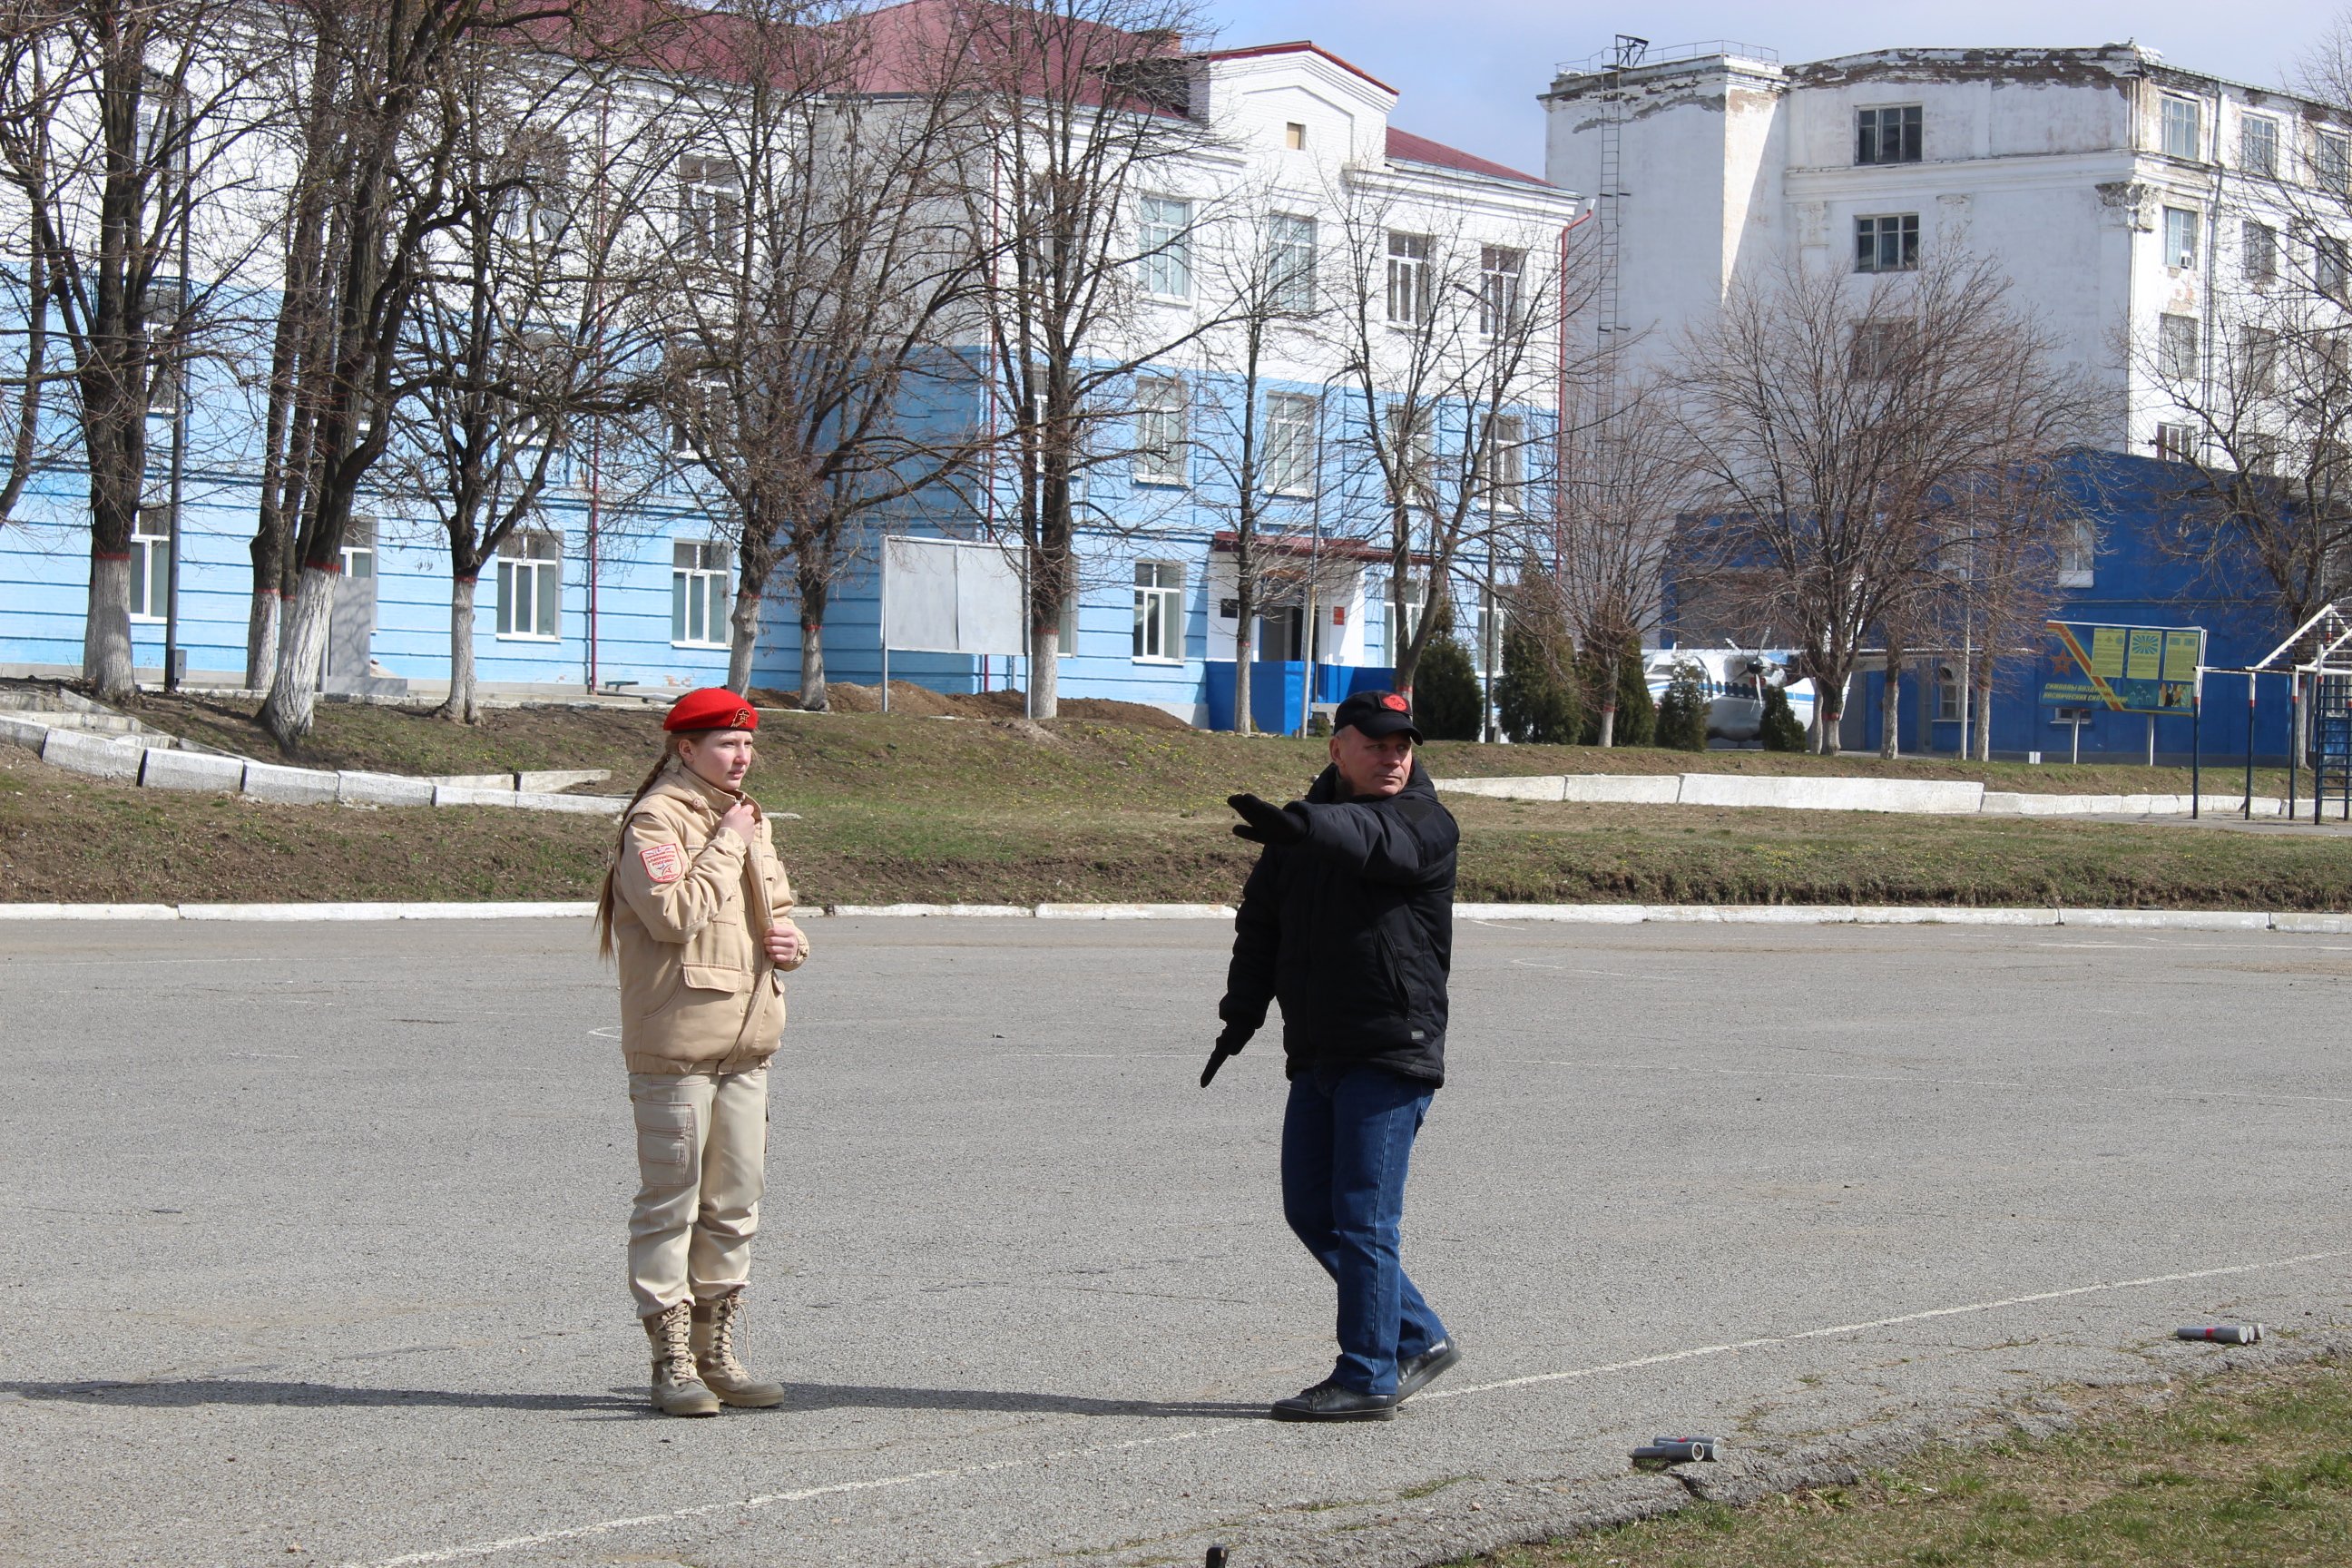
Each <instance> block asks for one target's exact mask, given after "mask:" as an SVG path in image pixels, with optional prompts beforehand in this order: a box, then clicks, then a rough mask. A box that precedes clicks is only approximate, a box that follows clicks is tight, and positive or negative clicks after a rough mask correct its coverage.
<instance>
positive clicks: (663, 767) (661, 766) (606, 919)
mask: <svg viewBox="0 0 2352 1568" xmlns="http://www.w3.org/2000/svg"><path fill="white" fill-rule="evenodd" d="M680 738H681V736H680V735H665V736H664V737H663V738H662V753H661V755H660V756H659V757H658V758H656V759H655V762H654V765H653V767H652V769H651V770H650V771H649V772H647V773H646V778H645V782H644V783H643V784H639V785H637V793H636V794H635V795H631V796H630V797H629V804H628V805H625V806H624V807H622V808H621V832H620V837H618V838H617V839H615V840H614V845H613V864H612V865H610V866H607V867H606V868H604V890H603V891H601V892H599V893H598V894H597V895H596V956H597V957H599V958H605V959H609V958H611V957H612V956H613V903H614V900H615V899H616V898H617V897H618V896H619V895H618V893H617V891H616V890H615V889H614V886H613V879H614V876H615V875H616V874H617V873H618V872H619V870H620V861H621V846H622V845H623V844H625V843H626V842H627V841H628V834H629V813H631V812H633V811H635V810H636V808H637V802H639V801H641V800H643V799H645V798H646V795H647V794H648V793H650V792H651V791H652V789H653V787H654V785H656V784H659V783H660V782H661V776H662V774H664V773H667V772H668V771H669V764H670V762H671V760H672V759H674V758H675V757H676V756H677V742H678V741H679V739H680Z"/></svg>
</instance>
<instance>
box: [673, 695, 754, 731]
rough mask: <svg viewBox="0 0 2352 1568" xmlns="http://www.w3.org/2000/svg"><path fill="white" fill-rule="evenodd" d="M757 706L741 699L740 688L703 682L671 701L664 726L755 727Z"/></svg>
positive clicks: (695, 728)
mask: <svg viewBox="0 0 2352 1568" xmlns="http://www.w3.org/2000/svg"><path fill="white" fill-rule="evenodd" d="M759 727H760V710H758V709H756V708H754V707H752V706H751V704H750V703H749V702H746V701H744V700H743V694H742V693H741V692H740V691H730V690H728V689H726V688H725V687H723V686H705V687H702V688H700V689H698V690H694V691H689V692H688V693H687V694H686V695H685V696H683V697H681V698H679V699H678V700H677V701H676V702H674V703H672V704H671V705H670V710H669V717H668V718H667V719H665V720H663V721H662V728H663V729H665V730H757V729H758V728H759Z"/></svg>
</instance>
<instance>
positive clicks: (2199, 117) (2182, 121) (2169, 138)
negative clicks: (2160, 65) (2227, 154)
mask: <svg viewBox="0 0 2352 1568" xmlns="http://www.w3.org/2000/svg"><path fill="white" fill-rule="evenodd" d="M2160 112H2161V115H2162V119H2161V121H2159V125H2158V129H2159V132H2160V135H2159V138H2158V146H2159V147H2160V148H2161V149H2162V151H2163V153H2164V155H2165V156H2166V157H2168V158H2181V159H2185V160H2187V161H2188V162H2189V163H2203V162H2204V161H2205V100H2203V99H2201V98H2188V97H2184V96H2182V95H2181V94H2179V93H2177V92H2168V93H2166V94H2165V95H2164V107H2163V109H2162V110H2161V111H2160Z"/></svg>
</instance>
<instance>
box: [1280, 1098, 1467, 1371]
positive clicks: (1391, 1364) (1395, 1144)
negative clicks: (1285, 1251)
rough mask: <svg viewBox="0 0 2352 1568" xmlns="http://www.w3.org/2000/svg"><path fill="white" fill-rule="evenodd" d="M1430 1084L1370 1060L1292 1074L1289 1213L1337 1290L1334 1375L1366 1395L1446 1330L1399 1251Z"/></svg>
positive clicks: (1285, 1196) (1286, 1184)
mask: <svg viewBox="0 0 2352 1568" xmlns="http://www.w3.org/2000/svg"><path fill="white" fill-rule="evenodd" d="M1432 1092H1433V1091H1432V1090H1431V1089H1430V1087H1429V1085H1427V1084H1425V1083H1418V1082H1415V1081H1414V1080H1413V1079H1408V1078H1400V1077H1399V1076H1397V1075H1396V1074H1395V1073H1392V1072H1389V1071H1386V1070H1385V1069H1383V1068H1371V1067H1360V1068H1315V1069H1313V1070H1311V1071H1308V1072H1304V1073H1301V1074H1299V1075H1298V1076H1297V1078H1295V1079H1291V1080H1290V1105H1289V1109H1288V1110H1286V1112H1285V1114H1284V1116H1283V1120H1282V1217H1283V1218H1285V1219H1286V1220H1288V1221H1289V1222H1290V1228H1291V1229H1292V1230H1293V1231H1295V1232H1296V1233H1297V1237H1298V1239H1299V1240H1301V1241H1303V1242H1305V1243H1306V1244H1307V1251H1309V1252H1311V1253H1313V1254H1314V1255H1315V1261H1316V1262H1318V1263H1320V1264H1321V1265H1322V1266H1323V1269H1324V1272H1326V1273H1328V1274H1329V1275H1330V1276H1331V1278H1332V1279H1333V1281H1334V1282H1336V1283H1337V1284H1338V1285H1339V1363H1338V1364H1337V1365H1335V1366H1334V1367H1333V1368H1332V1369H1331V1379H1332V1381H1333V1382H1335V1383H1337V1384H1339V1385H1340V1386H1342V1387H1344V1388H1350V1389H1353V1390H1355V1391H1356V1392H1357V1393H1359V1394H1394V1393H1395V1392H1396V1385H1397V1361H1398V1359H1399V1358H1400V1357H1408V1356H1417V1355H1419V1354H1421V1353H1422V1352H1424V1351H1426V1350H1428V1349H1429V1347H1430V1346H1432V1345H1433V1344H1435V1343H1436V1342H1438V1341H1440V1340H1442V1339H1444V1337H1445V1325H1444V1323H1441V1322H1439V1321H1437V1314H1436V1313H1435V1312H1433V1311H1431V1310H1429V1303H1428V1302H1427V1301H1424V1300H1422V1297H1421V1292H1420V1291H1419V1290H1417V1289H1414V1288H1413V1283H1412V1280H1411V1279H1407V1278H1406V1277H1405V1272H1404V1265H1403V1263H1402V1260H1401V1259H1400V1258H1398V1256H1397V1244H1398V1236H1399V1231H1400V1227H1401V1226H1402V1222H1403V1219H1404V1177H1405V1166H1406V1163H1407V1162H1408V1160H1409V1159H1410V1158H1411V1156H1412V1140H1413V1136H1414V1134H1416V1133H1418V1132H1419V1131H1421V1123H1422V1119H1423V1118H1424V1117H1426V1116H1427V1115H1428V1114H1429V1100H1430V1096H1431V1093H1432Z"/></svg>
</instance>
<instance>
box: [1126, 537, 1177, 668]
mask: <svg viewBox="0 0 2352 1568" xmlns="http://www.w3.org/2000/svg"><path fill="white" fill-rule="evenodd" d="M1135 657H1136V658H1140V659H1150V660H1154V661H1157V662H1162V663H1171V664H1172V663H1175V662H1177V661H1179V660H1181V658H1183V657H1184V563H1182V562H1181V561H1139V562H1137V563H1135Z"/></svg>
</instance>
